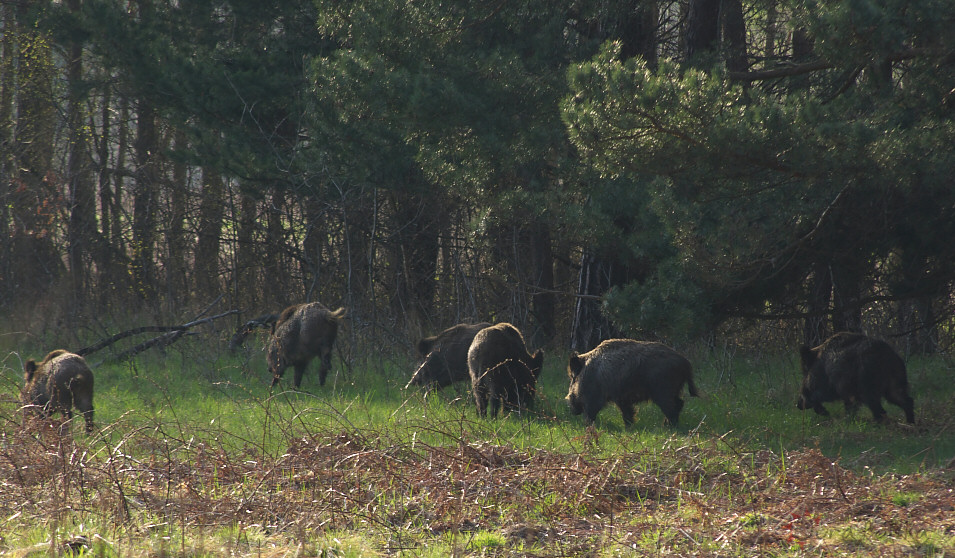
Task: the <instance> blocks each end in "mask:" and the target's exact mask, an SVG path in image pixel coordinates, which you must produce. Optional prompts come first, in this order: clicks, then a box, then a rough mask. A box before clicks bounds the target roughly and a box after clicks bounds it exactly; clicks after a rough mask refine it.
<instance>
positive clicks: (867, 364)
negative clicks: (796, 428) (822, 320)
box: [796, 332, 915, 424]
mask: <svg viewBox="0 0 955 558" xmlns="http://www.w3.org/2000/svg"><path fill="white" fill-rule="evenodd" d="M799 357H800V361H801V364H802V376H803V377H802V393H801V394H800V396H799V400H798V401H797V403H796V406H797V407H799V408H800V409H803V410H805V409H812V410H814V411H816V412H817V413H818V414H820V415H826V416H828V415H829V412H828V411H826V408H825V407H823V406H822V404H823V403H825V402H827V401H836V400H839V399H841V400H842V403H843V405H844V406H845V408H846V412H847V413H848V414H854V413H855V410H856V409H857V408H858V406H859V404H860V403H862V404H864V405H865V406H866V407H868V408H869V410H871V411H872V416H873V417H874V418H875V420H876V421H878V422H882V421H884V420H885V418H886V412H885V408H884V407H882V398H883V397H885V399H886V400H888V401H889V403H893V404H895V405H898V406H899V407H901V408H902V410H903V411H905V420H906V421H907V422H908V423H910V424H913V423H915V411H914V404H913V401H912V397H911V396H909V382H908V376H907V374H906V371H905V362H904V361H903V360H902V357H900V356H899V355H898V353H896V352H895V351H894V350H893V349H892V347H890V346H889V344H888V343H886V342H885V341H881V340H878V339H873V338H871V337H867V336H865V335H862V334H861V333H849V332H841V333H837V334H835V335H833V336H832V337H830V338H829V339H827V340H826V341H825V342H823V343H822V344H821V345H819V346H818V347H815V348H812V349H810V348H809V347H807V346H805V345H803V346H802V347H800V348H799Z"/></svg>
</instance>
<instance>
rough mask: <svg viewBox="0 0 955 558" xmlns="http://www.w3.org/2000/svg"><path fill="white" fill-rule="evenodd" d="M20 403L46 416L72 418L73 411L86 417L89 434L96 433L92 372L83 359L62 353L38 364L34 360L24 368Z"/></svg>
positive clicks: (57, 353)
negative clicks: (74, 409) (94, 429)
mask: <svg viewBox="0 0 955 558" xmlns="http://www.w3.org/2000/svg"><path fill="white" fill-rule="evenodd" d="M23 370H24V374H23V380H24V385H23V391H21V392H20V402H21V403H23V404H24V405H34V406H35V407H36V408H37V409H38V410H39V411H40V413H41V414H42V415H43V416H50V415H52V414H53V413H54V412H59V413H61V414H62V415H63V416H65V417H66V418H67V419H72V418H73V408H74V407H75V408H76V410H77V411H79V412H81V413H83V419H84V420H85V421H86V432H92V431H93V371H92V370H90V367H89V366H88V365H87V364H86V360H85V359H83V357H81V356H79V355H76V354H73V353H71V352H69V351H65V350H63V349H59V350H56V351H52V352H50V354H48V355H46V357H45V358H44V359H43V360H42V361H41V362H40V363H39V364H38V363H37V362H36V361H34V360H33V359H30V360H28V361H26V364H25V365H24V367H23Z"/></svg>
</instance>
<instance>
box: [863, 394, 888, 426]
mask: <svg viewBox="0 0 955 558" xmlns="http://www.w3.org/2000/svg"><path fill="white" fill-rule="evenodd" d="M865 406H866V407H868V408H869V410H871V411H872V418H874V419H875V421H876V422H884V421H885V419H886V415H888V413H886V412H885V407H883V406H882V398H878V399H868V400H866V401H865Z"/></svg>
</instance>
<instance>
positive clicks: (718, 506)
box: [0, 342, 955, 556]
mask: <svg viewBox="0 0 955 558" xmlns="http://www.w3.org/2000/svg"><path fill="white" fill-rule="evenodd" d="M182 345H183V346H182V347H181V351H180V352H171V353H170V354H169V356H167V357H166V358H161V357H159V356H156V355H154V354H144V355H141V356H140V358H138V359H136V360H135V361H132V362H128V363H123V364H114V365H102V366H98V367H96V368H95V370H94V373H95V377H96V392H95V405H96V423H97V432H96V433H95V434H94V435H93V436H90V437H85V436H84V435H83V434H81V428H80V426H79V425H74V428H73V432H74V435H75V436H76V441H77V445H76V446H64V445H63V444H62V442H61V441H56V440H58V439H51V438H48V437H47V436H48V435H47V434H43V433H42V432H33V431H29V430H27V431H25V434H24V431H23V430H22V427H21V426H20V425H21V422H22V421H21V417H20V414H19V413H18V412H17V404H16V402H15V396H16V391H17V389H18V388H19V385H20V383H21V381H22V380H21V377H20V376H21V372H20V370H19V366H20V365H19V362H20V361H21V360H22V359H25V358H26V356H27V355H20V354H19V353H14V352H12V351H11V352H8V353H6V355H5V358H4V359H3V360H2V362H0V365H2V373H0V387H2V389H0V419H2V420H3V422H2V428H0V436H2V437H0V470H2V467H3V466H4V465H3V464H4V461H3V458H4V457H5V456H6V457H7V458H8V460H9V461H10V462H11V463H12V462H16V459H17V453H18V452H20V451H21V449H22V448H21V446H22V445H23V444H24V443H26V444H28V445H31V444H32V445H33V447H32V449H31V450H30V451H31V452H36V457H32V454H31V457H30V459H35V460H36V462H37V463H38V465H37V466H36V467H35V469H36V470H37V471H38V472H37V473H35V474H36V475H38V476H45V477H44V478H49V479H51V480H50V481H49V482H47V483H46V484H41V483H34V482H33V481H32V480H31V478H32V477H30V474H34V473H31V471H33V468H30V467H27V468H24V469H23V471H25V472H21V473H17V472H15V471H13V470H8V471H7V472H6V473H5V474H4V478H7V479H8V480H9V482H10V483H13V484H11V486H16V487H17V488H18V490H19V492H17V491H13V492H11V493H10V494H13V495H12V496H9V498H11V499H10V500H9V501H4V497H3V496H0V533H2V535H0V553H2V552H11V553H12V554H11V555H16V556H27V555H33V554H31V553H40V554H46V553H48V552H49V548H50V546H49V543H50V541H51V540H58V541H63V540H67V539H69V538H70V537H73V536H76V535H77V534H82V535H83V536H88V537H91V538H90V539H89V540H90V544H89V546H88V547H87V550H86V552H87V553H90V554H93V555H97V556H127V555H150V556H153V555H156V556H159V555H161V556H167V555H173V556H224V555H243V556H262V555H268V556H286V555H289V556H291V555H296V554H302V555H310V556H368V555H394V554H405V553H406V552H410V555H415V556H447V555H467V556H472V555H475V556H476V555H481V556H498V555H501V556H504V555H508V556H509V555H552V554H554V553H558V554H559V553H563V554H565V555H578V554H579V553H580V552H582V549H585V548H603V549H604V550H601V551H600V552H597V553H596V554H594V555H599V556H605V555H606V556H611V555H613V556H616V555H646V554H651V555H653V554H656V555H667V554H672V553H683V554H693V553H704V554H706V553H715V554H721V555H732V554H733V553H736V554H738V555H747V554H749V551H750V550H751V549H752V548H761V549H764V550H765V549H769V550H771V551H772V552H771V553H773V554H777V555H800V554H801V553H803V552H807V551H808V548H809V547H808V546H807V545H831V546H833V547H835V548H839V549H842V550H843V551H845V550H846V549H849V550H852V551H863V552H865V553H872V554H879V553H885V551H886V549H890V551H898V550H899V549H910V550H911V549H916V550H918V551H919V552H922V553H923V554H925V555H942V554H944V553H946V552H953V551H955V537H953V536H952V535H951V531H946V530H945V529H946V527H944V526H943V527H940V528H938V529H932V528H925V527H919V528H913V527H912V526H903V527H904V528H903V527H900V529H899V530H898V532H896V531H891V532H883V531H884V530H880V528H877V527H874V526H873V525H876V524H877V523H876V522H873V523H871V524H860V523H859V522H858V521H855V518H856V516H855V515H853V513H855V512H852V510H850V509H849V508H850V500H851V504H852V505H853V506H861V508H860V509H864V510H868V511H867V513H870V514H878V513H882V510H884V509H887V506H891V508H892V509H907V510H910V512H911V513H913V514H915V513H917V511H918V510H921V509H922V508H923V507H924V506H926V505H929V504H930V502H925V501H924V500H925V498H923V497H922V490H923V488H924V487H922V485H918V484H916V485H911V486H910V485H905V484H904V483H903V482H902V481H897V480H896V479H907V478H909V477H905V476H903V475H913V474H915V475H918V474H926V475H928V476H929V477H930V478H932V479H935V478H940V479H941V481H940V482H942V483H950V484H949V485H948V486H949V487H951V483H952V480H951V477H950V475H949V476H946V474H945V473H944V470H943V469H942V467H943V466H944V465H945V464H946V463H948V462H949V460H951V459H952V457H953V455H955V437H953V436H951V435H950V432H951V429H952V426H953V425H952V421H953V420H955V419H953V416H952V412H951V409H953V408H955V386H953V385H952V384H953V383H952V382H951V381H950V379H951V378H952V365H951V363H950V362H949V361H948V360H947V359H945V358H943V357H934V358H927V359H913V360H910V361H909V374H910V383H911V385H912V391H913V397H914V398H915V401H916V416H917V420H918V423H917V424H916V425H915V426H914V427H911V426H908V425H904V424H901V419H902V412H901V410H900V409H898V408H896V407H894V406H891V405H887V407H886V408H887V409H888V411H889V415H890V418H891V419H893V420H892V423H891V424H888V425H880V424H876V423H874V422H873V421H872V419H871V416H870V415H869V413H868V410H866V409H860V411H859V413H858V415H857V416H855V417H847V416H845V415H844V412H843V410H842V406H841V404H836V403H833V404H830V405H829V406H828V407H829V409H830V411H831V413H832V416H831V417H820V416H818V415H815V414H814V413H812V412H811V411H799V410H798V409H796V405H795V401H796V396H797V392H798V387H799V381H800V374H799V371H798V367H797V363H796V362H795V359H794V358H793V357H791V356H789V355H782V356H775V357H763V358H753V359H748V358H745V357H741V356H736V357H734V358H732V359H727V358H724V357H721V356H719V355H711V354H708V353H705V352H700V353H698V354H695V355H693V356H692V360H693V361H694V363H695V370H696V372H695V376H696V382H697V385H698V387H699V388H700V391H701V394H702V397H700V398H692V397H687V402H686V406H685V408H684V411H683V413H682V415H681V425H680V426H679V427H677V428H669V427H667V426H664V424H663V415H662V413H660V411H659V409H657V408H656V407H655V406H654V405H652V404H651V403H646V404H643V405H641V406H640V407H639V408H638V413H637V417H636V421H635V424H633V425H632V426H629V427H626V426H624V425H623V422H622V419H621V417H620V413H619V411H618V410H617V409H616V408H615V407H613V406H608V407H606V408H605V409H604V410H603V411H602V412H601V413H600V415H599V417H598V419H597V422H596V427H595V428H593V429H586V428H584V426H583V421H582V419H581V417H577V416H573V415H571V414H570V412H569V410H568V409H567V407H566V405H565V404H564V402H563V397H564V395H565V392H566V386H567V379H566V376H565V372H564V362H565V359H564V357H563V356H553V355H550V357H549V359H548V360H547V361H546V362H545V370H544V373H543V376H542V378H541V380H540V383H539V389H540V395H539V400H538V402H537V405H536V407H535V410H534V412H532V413H528V414H526V415H525V416H521V417H518V416H515V415H503V416H501V417H499V418H497V419H495V420H479V419H478V418H477V416H476V412H475V410H474V405H473V402H472V400H471V398H470V394H469V393H468V391H467V390H466V389H464V388H463V387H459V388H449V389H446V390H443V391H439V392H432V393H429V394H427V395H426V394H424V393H422V392H420V391H417V390H404V389H402V387H403V386H404V384H405V382H406V381H407V377H408V375H409V374H410V371H411V370H412V368H413V363H412V362H410V361H407V360H405V359H402V358H393V359H384V358H382V359H379V360H375V361H368V362H364V363H362V362H358V361H351V362H347V363H345V365H343V364H342V362H341V360H340V359H339V358H337V357H336V360H335V370H336V372H337V373H334V374H333V375H331V376H330V378H329V382H328V385H326V386H324V387H320V386H318V383H317V375H316V374H315V370H314V367H313V368H310V370H309V371H308V372H307V373H306V376H305V381H304V384H303V390H302V391H295V390H290V389H289V388H290V384H291V376H292V371H291V370H289V371H288V372H287V375H286V377H285V378H284V379H283V381H282V383H281V384H280V386H279V387H280V389H276V390H270V389H269V385H268V384H269V377H268V375H267V373H266V371H265V368H266V367H265V363H264V357H263V355H262V353H261V351H260V350H257V349H256V350H251V351H249V352H247V353H243V354H240V355H230V354H225V353H222V354H219V355H218V356H213V357H210V356H205V355H207V353H206V352H204V349H203V348H202V347H201V346H199V345H196V346H191V347H190V346H189V345H187V344H186V343H185V342H184V343H182ZM197 355H202V356H197ZM29 356H33V357H34V358H36V357H41V356H42V355H40V354H37V353H35V354H31V355H29ZM89 360H90V361H91V362H95V358H90V359H89ZM51 440H53V441H51ZM815 451H818V452H821V455H823V456H825V459H817V458H815V457H813V456H814V455H816V454H814V453H813V452H815ZM432 461H433V462H434V463H435V465H434V466H432V465H430V463H431V462H432ZM28 462H29V461H28ZM40 463H42V466H41V465H39V464H40ZM299 463H301V465H297V464H299ZM831 463H837V464H838V469H836V468H833V466H831V465H830V464H831ZM76 467H79V469H76ZM77 471H78V472H77ZM82 471H86V472H85V473H84V472H82ZM839 471H847V472H845V473H841V472H839ZM810 472H812V474H810ZM24 475H26V476H24ZM828 476H831V477H832V478H828ZM822 477H827V478H828V480H825V481H824V482H823V484H824V485H825V487H827V488H828V489H829V490H830V491H834V490H835V491H836V492H831V494H838V490H845V489H844V487H843V486H842V485H841V484H840V483H841V482H846V483H856V484H854V485H853V488H852V489H851V490H850V492H851V498H850V497H849V496H844V498H843V499H844V500H845V502H841V503H842V504H843V508H845V509H843V511H842V512H840V513H839V514H837V513H836V512H835V511H834V510H830V509H828V508H826V507H825V506H823V505H822V504H819V506H821V507H820V508H819V510H816V511H813V513H814V514H816V515H815V516H810V515H806V516H805V517H816V518H818V517H822V518H823V520H822V524H821V525H818V526H817V525H815V524H813V523H812V522H811V521H809V520H807V519H805V517H803V518H801V519H799V520H798V521H794V520H792V519H786V514H788V513H789V511H788V510H790V509H792V506H797V505H799V504H798V502H803V501H808V500H810V499H811V498H812V497H813V496H812V493H811V492H808V493H806V495H804V496H799V497H798V498H797V497H796V496H795V495H794V494H795V492H793V491H797V492H798V491H799V490H803V489H805V487H806V486H812V483H816V482H820V481H818V480H814V479H817V478H822ZM843 477H845V480H844V481H843V480H840V479H843ZM911 478H917V477H911ZM80 479H84V480H80ZM93 479H96V481H98V482H99V483H100V484H97V483H96V482H94V480H93ZM0 480H2V478H0ZM906 482H914V481H911V480H910V481H906ZM932 482H939V481H934V480H933V481H932ZM84 483H88V485H86V484H84ZM575 483H577V484H575ZM870 485H871V486H870ZM435 486H443V487H444V488H440V489H435V488H434V487H435ZM834 486H836V487H838V490H836V488H833V487H834ZM932 486H933V487H934V486H936V485H934V484H933V485H932ZM943 486H944V484H943ZM568 487H570V488H568ZM791 493H792V494H791ZM827 498H830V499H832V498H835V499H836V500H838V499H839V498H838V497H836V496H827ZM31 499H32V503H31ZM870 501H871V502H877V504H871V506H870V503H869V502H870ZM245 502H247V503H245ZM309 502H311V504H309ZM767 502H774V504H773V506H770V505H769V504H768V503H767ZM790 502H797V503H790ZM243 506H247V507H248V509H247V510H245V508H244V507H243ZM283 506H284V507H283ZM880 506H881V507H880ZM51 510H54V511H51ZM62 510H70V511H62ZM263 510H273V511H263ZM278 510H285V511H278ZM782 510H785V511H782ZM608 512H609V513H608ZM850 512H851V513H850ZM808 513H809V510H801V511H799V514H808ZM229 514H232V515H231V516H230V515H229ZM837 516H838V518H839V519H838V520H837V519H836V517H837ZM246 517H247V518H248V519H246ZM571 518H577V519H574V520H571ZM817 521H818V520H817ZM788 524H792V525H791V526H790V527H788V528H787V527H786V525H788ZM554 525H563V527H561V528H558V527H553V526H554ZM597 526H599V528H597ZM787 529H788V530H787ZM92 535H95V537H93V536H92ZM719 535H724V536H725V537H729V536H730V535H731V536H732V540H730V538H726V539H725V540H723V542H722V543H720V542H717V541H715V539H716V538H718V536H719ZM770 535H771V536H770ZM820 541H821V542H820ZM727 544H728V546H727ZM44 545H46V546H45V547H44ZM748 545H749V546H748ZM44 548H45V550H44ZM820 548H822V547H820ZM747 549H749V550H747ZM823 553H825V552H823ZM40 554H37V555H40Z"/></svg>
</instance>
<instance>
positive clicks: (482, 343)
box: [468, 323, 544, 417]
mask: <svg viewBox="0 0 955 558" xmlns="http://www.w3.org/2000/svg"><path fill="white" fill-rule="evenodd" d="M543 364H544V352H543V351H541V350H538V351H537V352H536V353H534V354H533V355H531V354H530V353H528V352H527V346H526V345H525V344H524V338H523V337H522V336H521V332H519V331H518V330H517V328H515V327H514V326H512V325H511V324H509V323H500V324H496V325H493V326H490V327H486V328H484V329H482V330H481V331H479V332H477V334H476V335H475V336H474V341H472V342H471V348H470V349H469V350H468V372H469V374H470V376H471V391H472V392H473V394H474V402H475V403H476V404H477V410H478V415H480V416H482V417H485V416H487V408H488V404H489V403H490V406H491V416H492V417H496V416H497V413H498V411H499V410H500V408H501V405H502V404H503V405H504V408H505V409H507V410H512V411H517V412H519V413H520V412H523V411H524V410H525V409H531V408H533V406H534V389H535V386H536V384H537V378H538V377H539V376H540V373H541V368H542V367H543Z"/></svg>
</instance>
